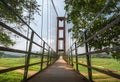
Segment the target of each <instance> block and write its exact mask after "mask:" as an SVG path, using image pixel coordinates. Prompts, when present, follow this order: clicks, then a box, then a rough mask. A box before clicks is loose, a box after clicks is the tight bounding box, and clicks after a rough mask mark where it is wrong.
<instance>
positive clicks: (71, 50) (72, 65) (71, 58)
mask: <svg viewBox="0 0 120 82" xmlns="http://www.w3.org/2000/svg"><path fill="white" fill-rule="evenodd" d="M71 65H72V66H73V54H72V47H71Z"/></svg>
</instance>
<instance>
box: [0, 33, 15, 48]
mask: <svg viewBox="0 0 120 82" xmlns="http://www.w3.org/2000/svg"><path fill="white" fill-rule="evenodd" d="M0 44H2V45H4V46H5V47H8V46H10V45H14V44H15V42H13V41H12V39H10V36H8V35H7V34H6V33H4V32H0Z"/></svg>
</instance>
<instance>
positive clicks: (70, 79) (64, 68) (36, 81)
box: [28, 57, 88, 82]
mask: <svg viewBox="0 0 120 82" xmlns="http://www.w3.org/2000/svg"><path fill="white" fill-rule="evenodd" d="M28 82H88V80H87V79H86V78H85V77H84V76H82V75H79V74H78V73H76V72H75V71H74V69H73V68H72V67H71V66H70V65H67V63H66V62H65V61H64V60H63V59H62V57H60V58H59V59H58V60H57V61H56V62H55V63H54V64H53V65H51V66H50V67H48V68H47V69H46V70H44V71H42V72H41V73H39V74H37V75H36V76H34V77H33V78H31V79H30V80H28Z"/></svg>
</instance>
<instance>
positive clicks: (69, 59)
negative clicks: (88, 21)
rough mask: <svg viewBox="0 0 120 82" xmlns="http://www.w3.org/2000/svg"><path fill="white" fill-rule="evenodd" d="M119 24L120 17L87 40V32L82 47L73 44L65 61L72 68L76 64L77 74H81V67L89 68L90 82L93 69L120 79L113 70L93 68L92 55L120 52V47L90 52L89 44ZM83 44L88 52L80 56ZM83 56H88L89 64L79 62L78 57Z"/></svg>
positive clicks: (75, 43)
mask: <svg viewBox="0 0 120 82" xmlns="http://www.w3.org/2000/svg"><path fill="white" fill-rule="evenodd" d="M119 23H120V17H117V18H116V19H115V20H113V21H112V22H111V23H109V24H107V25H106V26H105V27H104V28H103V29H101V30H99V31H98V32H96V33H95V34H94V35H92V36H91V37H89V38H86V37H87V36H86V32H85V33H84V37H85V41H83V42H82V43H81V44H80V45H77V42H74V43H73V44H72V46H71V47H70V48H69V49H68V51H67V53H66V55H65V56H64V59H65V60H66V61H67V62H68V64H71V65H72V66H73V65H74V63H75V66H76V71H77V72H79V69H78V66H79V65H82V66H84V67H87V68H88V77H89V80H90V81H91V82H92V81H93V80H92V69H93V70H95V71H98V72H101V73H103V74H106V75H109V76H111V77H114V78H117V79H120V75H119V74H116V73H114V72H111V70H104V69H100V68H97V67H94V66H91V59H92V58H91V55H93V54H96V53H102V52H111V51H116V50H117V51H120V47H117V48H105V49H102V50H97V51H90V52H89V51H88V43H89V41H90V40H92V39H94V38H95V37H96V36H98V35H99V36H100V35H101V34H103V33H105V32H106V31H107V30H109V28H111V27H113V26H114V25H116V24H119ZM118 28H119V27H118ZM83 44H84V45H85V51H86V53H81V54H78V49H79V48H80V47H81V46H82V45H83ZM73 52H74V53H73ZM82 55H86V59H87V64H83V63H80V62H79V61H78V57H80V56H82ZM73 58H75V61H73V60H74V59H73Z"/></svg>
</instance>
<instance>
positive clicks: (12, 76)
mask: <svg viewBox="0 0 120 82" xmlns="http://www.w3.org/2000/svg"><path fill="white" fill-rule="evenodd" d="M22 78H23V75H22V74H20V73H16V72H8V73H3V74H0V82H21V80H22Z"/></svg>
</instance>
